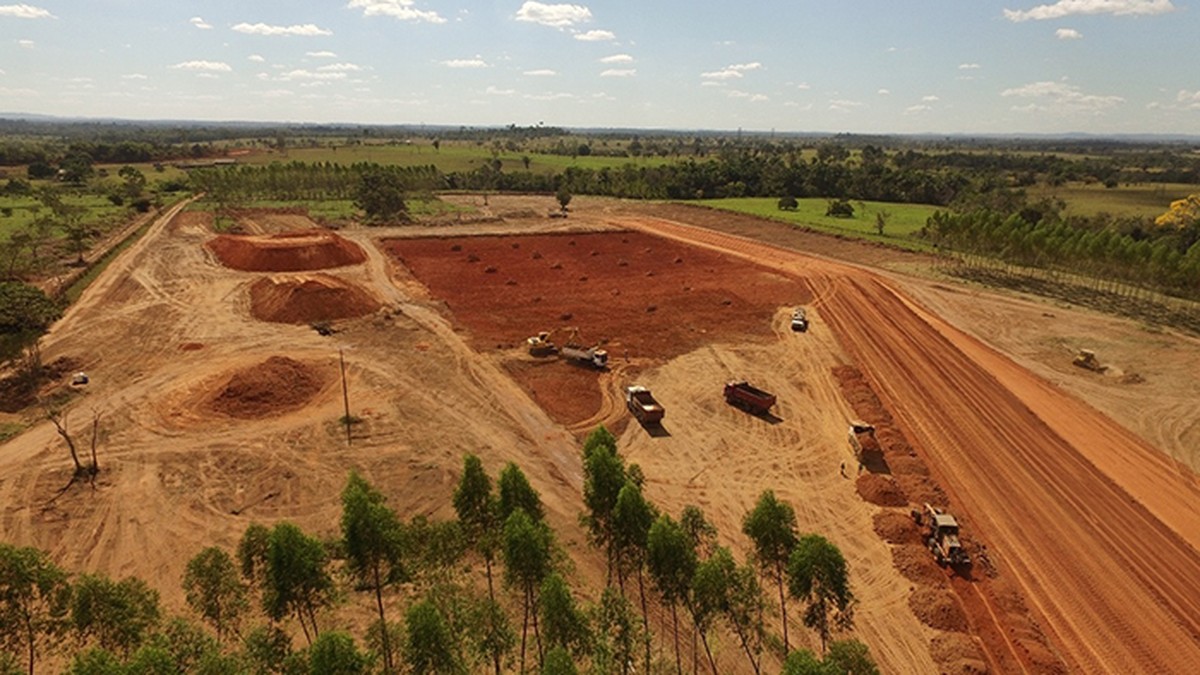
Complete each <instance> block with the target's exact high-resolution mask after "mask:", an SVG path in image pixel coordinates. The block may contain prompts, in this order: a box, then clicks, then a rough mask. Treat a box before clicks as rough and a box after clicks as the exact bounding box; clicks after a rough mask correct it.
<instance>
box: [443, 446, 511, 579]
mask: <svg viewBox="0 0 1200 675" xmlns="http://www.w3.org/2000/svg"><path fill="white" fill-rule="evenodd" d="M498 508H499V507H498V505H497V503H496V498H495V496H494V495H493V494H492V480H491V478H488V475H487V472H486V471H485V470H484V468H483V462H482V461H480V459H479V457H477V456H476V455H471V454H468V455H467V456H466V457H464V458H463V473H462V478H460V479H459V481H458V486H457V487H456V488H455V489H454V512H455V513H456V514H458V522H459V524H460V525H461V527H462V532H463V536H464V537H465V538H466V542H467V545H468V546H470V547H471V548H473V549H475V550H476V551H477V552H478V553H479V555H480V557H482V558H483V564H484V570H485V571H486V573H487V584H488V596H489V597H490V598H491V599H492V600H495V599H496V591H495V587H494V586H493V584H492V563H493V562H494V561H495V559H496V547H497V546H498V545H499V539H500V525H501V522H500V520H499V518H498V517H497V510H498Z"/></svg>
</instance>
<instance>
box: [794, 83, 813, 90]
mask: <svg viewBox="0 0 1200 675" xmlns="http://www.w3.org/2000/svg"><path fill="white" fill-rule="evenodd" d="M796 88H797V89H812V85H811V84H809V83H807V82H801V83H800V84H797V85H796Z"/></svg>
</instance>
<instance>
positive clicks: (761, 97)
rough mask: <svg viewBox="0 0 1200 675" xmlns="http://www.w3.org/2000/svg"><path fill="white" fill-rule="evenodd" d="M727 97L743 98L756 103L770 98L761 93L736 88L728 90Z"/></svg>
mask: <svg viewBox="0 0 1200 675" xmlns="http://www.w3.org/2000/svg"><path fill="white" fill-rule="evenodd" d="M729 98H744V99H746V100H747V101H750V102H751V103H758V102H761V101H769V100H770V99H769V98H767V97H766V96H764V95H763V94H751V93H750V92H746V91H738V90H736V89H734V90H732V91H730V92H729Z"/></svg>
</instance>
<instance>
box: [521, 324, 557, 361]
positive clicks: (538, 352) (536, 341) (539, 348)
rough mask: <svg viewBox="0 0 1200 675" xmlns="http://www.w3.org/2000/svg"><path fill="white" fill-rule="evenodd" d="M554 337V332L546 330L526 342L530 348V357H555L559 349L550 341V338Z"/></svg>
mask: <svg viewBox="0 0 1200 675" xmlns="http://www.w3.org/2000/svg"><path fill="white" fill-rule="evenodd" d="M552 335H554V331H552V330H549V331H547V330H544V331H542V332H540V333H538V334H537V335H534V336H533V337H531V338H527V339H526V340H525V345H526V346H527V347H528V348H529V355H530V356H553V355H554V354H557V353H558V347H555V346H554V343H553V342H551V341H550V336H552Z"/></svg>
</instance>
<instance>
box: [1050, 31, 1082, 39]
mask: <svg viewBox="0 0 1200 675" xmlns="http://www.w3.org/2000/svg"><path fill="white" fill-rule="evenodd" d="M1054 37H1056V38H1058V39H1059V40H1080V39H1083V33H1080V32H1079V31H1077V30H1075V29H1074V28H1059V29H1058V30H1056V31H1054Z"/></svg>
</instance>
